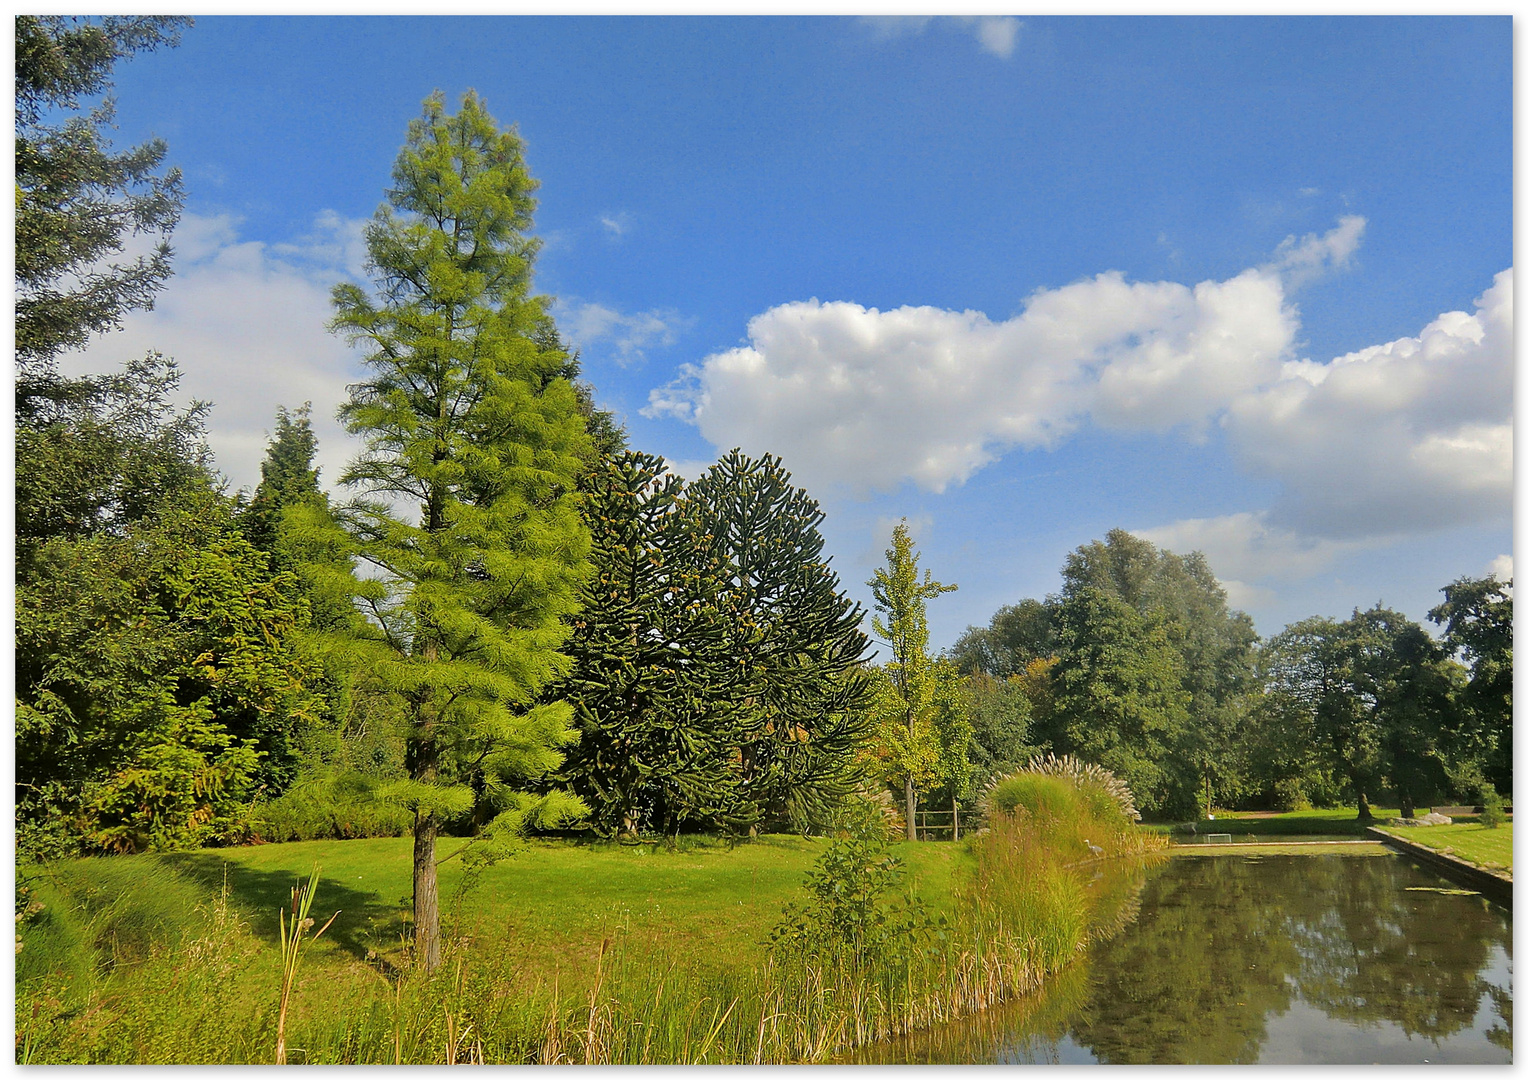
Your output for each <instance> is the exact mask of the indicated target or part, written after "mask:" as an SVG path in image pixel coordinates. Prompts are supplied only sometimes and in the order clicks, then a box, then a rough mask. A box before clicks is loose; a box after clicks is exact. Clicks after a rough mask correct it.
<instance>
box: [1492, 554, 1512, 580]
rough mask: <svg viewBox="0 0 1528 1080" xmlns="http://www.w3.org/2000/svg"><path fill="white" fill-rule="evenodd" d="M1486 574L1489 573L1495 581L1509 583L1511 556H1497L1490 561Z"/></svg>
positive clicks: (1510, 578)
mask: <svg viewBox="0 0 1528 1080" xmlns="http://www.w3.org/2000/svg"><path fill="white" fill-rule="evenodd" d="M1487 573H1489V574H1490V575H1491V576H1492V577H1494V578H1495V579H1496V580H1497V581H1511V580H1512V556H1511V555H1498V556H1496V558H1494V559H1492V560H1491V566H1490V568H1489V569H1488V570H1487Z"/></svg>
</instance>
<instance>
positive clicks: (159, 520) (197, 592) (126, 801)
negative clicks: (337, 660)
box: [16, 493, 315, 855]
mask: <svg viewBox="0 0 1528 1080" xmlns="http://www.w3.org/2000/svg"><path fill="white" fill-rule="evenodd" d="M285 585H286V583H284V582H283V581H282V580H281V579H280V577H279V575H278V576H277V577H276V578H272V577H270V576H269V575H268V572H267V570H266V566H265V561H264V559H263V557H262V556H261V555H260V554H259V553H258V552H256V551H255V550H254V549H253V548H251V547H250V546H249V545H248V543H247V542H245V541H244V540H243V539H242V538H240V537H238V536H237V535H236V533H235V532H234V530H233V527H232V523H231V522H230V521H229V520H228V518H227V515H226V512H224V510H223V508H222V505H221V504H220V503H219V502H217V501H216V499H215V497H213V496H211V495H210V494H208V493H202V494H199V495H193V496H188V497H187V498H186V499H185V500H183V501H181V502H179V503H172V504H169V505H167V506H165V507H164V508H162V509H161V510H160V512H159V513H158V514H156V515H154V516H153V517H151V518H147V519H145V520H143V521H141V522H139V523H137V524H134V525H132V526H130V527H128V528H127V529H126V530H125V532H124V535H121V536H108V535H101V536H93V537H87V538H84V539H80V540H66V539H56V540H52V541H48V542H47V543H45V544H43V545H42V546H41V547H40V548H39V549H38V551H37V553H36V556H35V560H34V566H33V571H32V573H31V574H30V576H29V578H28V580H27V581H26V582H25V586H24V587H23V588H22V589H20V590H19V591H18V604H17V612H16V620H17V621H16V632H17V695H18V700H17V711H16V765H17V781H18V799H17V811H18V831H19V839H20V842H21V846H22V849H23V850H24V851H30V852H34V853H36V854H50V855H57V854H62V853H65V852H67V851H69V850H71V849H73V848H74V847H75V846H76V845H79V844H84V845H86V846H88V847H91V848H97V849H100V848H104V849H109V850H142V849H144V848H149V847H152V848H165V847H180V846H188V845H196V844H202V843H207V842H210V841H212V840H216V839H237V838H238V836H239V835H240V832H241V829H242V825H241V824H240V820H239V818H240V813H239V807H240V805H241V804H242V803H243V802H245V801H247V799H248V797H249V796H250V795H251V794H252V793H253V791H254V789H255V788H256V787H257V786H259V785H262V784H263V785H265V786H266V787H267V788H270V789H273V790H275V789H279V788H280V787H282V786H284V784H285V783H287V782H288V781H289V780H290V778H291V776H292V774H293V770H294V769H295V756H296V739H297V735H298V732H299V731H300V730H301V729H302V728H303V727H304V726H305V725H306V724H308V723H309V722H311V720H312V716H313V699H312V695H311V691H310V690H309V687H308V682H309V680H310V679H311V678H312V677H313V675H314V674H315V672H314V668H313V665H312V662H311V660H310V658H308V657H307V656H305V655H304V654H303V653H302V652H301V651H300V650H299V649H298V647H297V633H296V631H297V629H298V628H299V627H300V626H301V625H302V623H303V620H304V619H305V617H306V612H305V610H304V609H303V607H302V606H301V604H300V603H296V602H294V601H293V600H292V598H291V596H290V595H289V592H288V591H287V590H286V588H284V586H285Z"/></svg>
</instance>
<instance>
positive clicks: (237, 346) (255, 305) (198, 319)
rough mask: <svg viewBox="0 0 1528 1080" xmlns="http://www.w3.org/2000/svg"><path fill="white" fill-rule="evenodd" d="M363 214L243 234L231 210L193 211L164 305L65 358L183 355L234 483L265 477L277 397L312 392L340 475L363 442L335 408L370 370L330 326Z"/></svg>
mask: <svg viewBox="0 0 1528 1080" xmlns="http://www.w3.org/2000/svg"><path fill="white" fill-rule="evenodd" d="M362 227H363V223H362V222H356V221H346V220H343V219H341V218H340V217H339V216H338V215H336V214H334V213H332V212H325V213H323V214H320V215H319V216H318V218H317V219H316V220H315V222H314V226H313V232H312V234H311V235H310V236H308V237H306V238H303V239H300V240H298V241H295V242H293V243H290V244H280V245H267V244H263V243H258V242H253V241H241V240H240V239H239V235H238V222H237V221H236V220H235V219H233V218H231V217H228V216H226V215H218V216H202V215H197V214H186V215H184V216H183V217H182V219H181V223H180V225H179V227H178V228H177V229H176V230H175V235H174V237H173V240H172V243H173V245H174V248H175V275H174V276H173V277H172V278H170V280H169V282H168V284H167V285H166V286H165V288H164V290H163V291H162V292H161V293H160V294H159V296H158V298H157V299H156V301H155V305H154V310H153V311H139V312H133V313H131V314H129V315H128V316H127V318H126V319H125V320H124V321H123V327H122V329H121V330H120V331H118V332H115V333H111V334H106V335H103V336H101V337H98V338H96V339H94V340H93V341H92V342H91V343H90V344H89V345H88V346H87V347H86V349H85V350H83V351H82V352H79V353H74V354H70V355H67V356H64V357H61V358H60V365H59V366H60V367H61V368H62V369H63V370H65V371H67V372H69V373H73V374H81V373H86V372H101V371H108V370H113V369H115V368H118V367H120V365H121V364H122V363H123V362H125V361H126V360H128V359H131V358H132V357H135V356H142V355H143V354H144V353H145V352H147V351H149V350H151V349H155V350H158V351H160V352H162V353H164V354H165V355H166V356H169V357H173V358H174V359H175V360H176V361H177V362H178V363H179V365H180V368H181V371H182V372H183V377H182V379H181V395H180V396H181V398H182V400H189V399H191V398H200V399H203V400H206V401H210V402H212V412H211V415H210V416H209V418H208V425H207V426H208V442H209V444H210V445H211V447H212V450H213V452H214V454H215V455H216V457H217V465H218V468H219V469H221V470H222V471H223V472H224V473H225V474H226V475H227V476H228V478H229V479H230V481H231V482H232V483H233V485H234V487H246V488H253V487H254V486H255V485H256V484H257V483H259V481H260V462H261V460H262V459H263V458H264V456H265V447H266V442H267V439H268V433H269V432H270V431H271V429H272V428H273V427H274V426H275V415H276V407H277V406H278V405H286V406H288V407H295V406H297V405H301V404H302V403H303V402H304V401H311V402H312V403H313V428H314V431H315V433H316V434H317V436H318V440H319V449H318V461H319V465H320V468H321V473H322V479H323V481H324V482H325V483H326V484H328V485H333V483H334V481H335V480H336V479H337V478H338V476H339V474H340V472H341V470H342V469H343V467H344V464H345V462H346V461H348V460H349V458H350V457H351V456H352V455H353V454H354V453H355V450H356V448H357V444H356V442H355V441H354V440H353V439H351V437H350V436H348V435H347V434H345V432H344V429H343V428H341V427H340V425H339V423H338V422H337V421H336V420H335V419H334V412H335V410H336V409H337V408H338V407H339V405H340V404H341V402H343V401H344V400H345V398H346V397H347V392H346V386H347V384H348V383H350V382H352V381H354V380H355V378H356V377H357V376H358V374H359V370H360V369H359V365H358V363H357V362H356V358H355V356H354V354H353V353H352V352H351V350H350V349H349V347H348V346H346V344H345V343H344V342H343V341H342V340H340V339H339V338H337V337H335V336H333V335H331V334H329V333H328V332H327V331H326V330H325V326H326V325H327V323H328V322H329V319H330V318H331V317H332V312H331V310H330V306H329V290H330V288H331V287H332V286H333V284H334V283H335V282H336V281H338V280H340V279H341V278H342V277H344V276H346V275H347V274H351V273H352V272H353V270H354V269H356V268H358V265H359V256H358V254H357V249H356V246H355V243H356V238H357V237H359V235H360V230H361V228H362Z"/></svg>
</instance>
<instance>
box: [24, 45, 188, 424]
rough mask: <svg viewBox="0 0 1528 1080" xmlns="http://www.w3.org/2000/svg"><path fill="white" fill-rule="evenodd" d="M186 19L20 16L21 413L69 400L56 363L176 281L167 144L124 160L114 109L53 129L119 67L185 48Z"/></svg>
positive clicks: (175, 192) (175, 185)
mask: <svg viewBox="0 0 1528 1080" xmlns="http://www.w3.org/2000/svg"><path fill="white" fill-rule="evenodd" d="M189 24H190V20H189V19H186V18H182V17H167V16H156V17H128V16H107V17H105V18H103V19H89V20H87V19H84V18H81V17H65V16H60V15H44V16H34V15H21V16H18V17H17V18H16V290H17V298H16V359H17V362H18V367H19V369H20V371H19V374H20V379H19V380H18V383H17V405H18V410H17V411H18V412H19V413H24V412H27V411H29V407H28V403H29V402H30V400H31V399H32V398H33V397H34V396H40V397H49V396H53V395H54V394H56V393H57V392H58V389H59V386H58V383H59V380H58V378H57V375H56V373H55V372H54V368H53V358H54V357H55V356H56V355H57V354H58V353H59V352H61V351H63V350H64V349H69V348H78V347H80V346H82V345H84V344H85V342H86V341H87V340H88V339H89V337H90V335H91V334H93V333H99V332H100V331H103V330H108V329H110V328H112V327H114V326H116V325H117V324H118V323H119V322H120V321H121V318H122V316H123V315H124V314H125V313H126V312H128V311H130V310H133V309H136V308H147V307H152V306H153V297H154V293H155V292H157V291H158V290H159V288H160V287H161V286H162V285H163V284H164V281H165V279H166V278H167V277H169V275H170V248H169V243H168V239H167V238H168V236H169V233H170V232H171V231H172V230H173V229H174V227H175V223H176V221H177V220H178V219H179V217H180V208H181V205H182V203H183V201H184V195H183V194H182V191H181V185H180V170H179V169H169V170H166V171H164V172H160V171H159V170H160V168H161V166H162V165H163V162H164V156H165V144H164V143H163V142H162V141H161V140H158V139H154V140H151V141H149V142H146V143H144V144H142V145H141V146H137V147H134V148H133V149H131V150H128V151H126V152H124V153H120V154H113V153H111V148H110V144H109V142H108V141H107V140H106V139H105V138H104V137H103V135H102V133H101V130H102V128H104V127H107V126H109V125H110V123H111V119H112V112H113V108H112V101H111V99H110V98H109V97H108V98H106V99H104V100H102V101H101V102H100V103H99V104H98V105H97V106H96V107H95V108H94V109H93V110H92V111H91V112H89V113H86V114H84V115H73V116H69V117H68V118H67V119H64V120H63V122H61V123H54V124H49V123H45V122H44V119H45V118H48V119H51V118H52V116H53V114H54V113H55V112H56V111H59V110H63V111H65V112H72V111H74V110H78V109H79V108H80V107H81V102H82V100H83V99H87V98H93V97H96V96H97V95H99V94H101V93H102V92H104V91H105V90H107V89H108V88H109V87H110V85H111V81H110V80H111V70H112V67H113V66H114V65H115V64H116V62H117V61H118V60H122V59H126V58H128V57H130V56H132V55H133V54H134V53H137V52H145V51H152V50H154V49H156V48H158V47H160V46H161V45H174V44H175V43H176V42H177V40H178V39H179V35H180V30H181V27H182V26H185V25H189ZM141 234H149V235H154V234H158V235H159V236H160V237H161V240H160V242H159V243H158V244H157V245H156V246H155V247H154V250H153V251H152V252H151V253H150V254H147V255H140V256H138V257H137V258H135V259H132V260H130V261H128V260H123V261H121V262H117V261H113V260H115V259H118V258H120V257H121V256H122V254H123V248H124V246H125V245H126V241H127V239H128V237H129V236H131V235H141Z"/></svg>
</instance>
